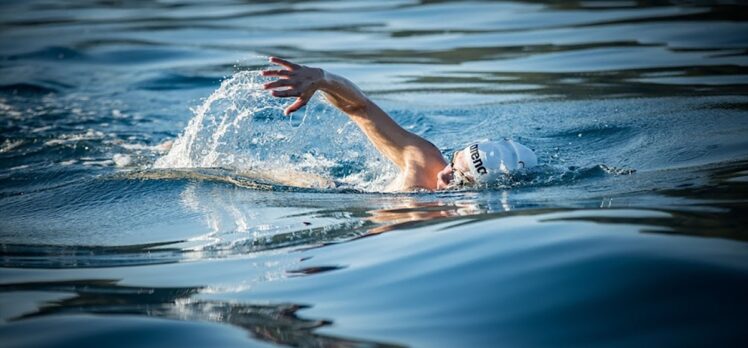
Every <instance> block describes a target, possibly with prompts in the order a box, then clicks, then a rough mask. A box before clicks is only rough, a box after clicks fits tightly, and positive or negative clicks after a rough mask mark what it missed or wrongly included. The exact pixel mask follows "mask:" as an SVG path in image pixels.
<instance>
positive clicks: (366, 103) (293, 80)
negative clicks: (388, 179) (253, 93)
mask: <svg viewBox="0 0 748 348" xmlns="http://www.w3.org/2000/svg"><path fill="white" fill-rule="evenodd" d="M270 62H271V63H273V64H276V65H278V66H280V67H282V68H284V69H279V70H265V71H263V72H262V75H263V76H269V77H277V78H278V79H277V80H275V81H273V82H269V83H266V84H265V85H264V88H265V89H269V90H272V91H271V94H272V95H273V96H274V97H278V98H295V100H294V102H293V103H292V104H291V105H289V106H288V107H286V108H285V110H284V113H285V114H286V115H290V114H291V113H293V112H295V111H297V110H299V109H300V108H302V107H303V106H304V105H306V104H307V103H308V102H309V100H310V99H311V98H312V96H313V95H314V93H315V92H317V91H318V90H319V91H322V92H323V94H324V96H325V98H326V99H327V100H328V101H329V102H330V103H331V104H332V105H333V106H335V107H336V108H338V109H340V111H342V112H344V113H345V114H346V115H348V117H349V118H350V119H351V120H352V121H353V122H354V123H355V124H356V125H357V126H358V127H359V128H360V129H361V130H362V131H363V132H364V134H365V135H366V136H367V137H368V139H369V141H371V143H372V144H373V145H374V147H376V149H377V150H378V151H379V152H380V153H382V154H383V155H384V156H385V157H387V158H388V159H389V160H390V161H392V163H394V164H395V165H396V166H397V167H398V168H399V169H400V175H399V176H398V179H397V180H396V181H395V182H394V183H393V184H394V186H392V187H390V188H391V189H392V190H395V191H410V190H417V189H426V190H437V189H444V188H446V187H447V186H448V185H449V183H450V182H451V181H452V178H453V168H452V167H451V166H450V165H449V164H448V163H447V162H446V161H445V160H444V158H443V157H442V154H441V152H440V151H439V149H437V148H436V146H434V145H433V144H432V143H430V142H429V141H427V140H426V139H424V138H422V137H420V136H418V135H416V134H413V133H411V132H409V131H407V130H405V129H403V128H402V127H400V125H398V124H397V122H395V121H394V120H393V119H392V118H391V117H390V116H389V115H388V114H387V113H386V112H385V111H384V110H382V109H381V108H380V107H379V106H378V105H377V104H375V103H374V102H373V101H371V100H370V99H369V98H368V97H366V95H365V94H364V93H363V92H361V90H360V89H358V87H356V85H354V84H353V83H352V82H351V81H349V80H347V79H345V78H344V77H342V76H338V75H335V74H332V73H330V72H327V71H324V70H322V69H320V68H313V67H308V66H303V65H298V64H295V63H292V62H289V61H287V60H284V59H281V58H276V57H271V58H270ZM461 155H462V153H458V156H457V158H456V160H455V169H457V170H461V171H462V172H463V173H465V172H466V170H467V164H466V163H464V159H463V158H462V157H463V156H461Z"/></svg>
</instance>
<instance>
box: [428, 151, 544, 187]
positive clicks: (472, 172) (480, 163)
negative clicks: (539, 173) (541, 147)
mask: <svg viewBox="0 0 748 348" xmlns="http://www.w3.org/2000/svg"><path fill="white" fill-rule="evenodd" d="M537 164H538V159H537V156H535V153H534V152H532V150H530V149H529V148H527V147H526V146H524V145H522V144H519V143H515V142H513V141H511V140H501V141H486V142H479V143H472V144H470V145H468V146H467V147H465V148H464V149H462V150H459V151H455V152H454V154H452V157H451V161H450V163H449V165H447V166H446V167H445V168H444V169H442V171H441V172H439V174H438V175H437V188H438V189H444V188H448V187H455V186H463V185H475V184H479V185H482V184H489V183H492V182H495V181H497V180H498V179H499V178H500V177H502V176H504V175H507V174H509V173H510V172H511V171H513V170H517V169H523V168H530V167H533V166H535V165H537Z"/></svg>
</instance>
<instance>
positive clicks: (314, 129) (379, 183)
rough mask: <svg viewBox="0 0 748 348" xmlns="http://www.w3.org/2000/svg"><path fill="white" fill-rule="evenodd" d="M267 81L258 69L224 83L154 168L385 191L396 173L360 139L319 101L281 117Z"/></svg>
mask: <svg viewBox="0 0 748 348" xmlns="http://www.w3.org/2000/svg"><path fill="white" fill-rule="evenodd" d="M267 81H268V80H267V79H265V78H264V77H262V76H261V74H260V73H259V71H241V72H237V73H236V74H234V75H233V76H231V77H230V78H228V79H226V80H224V81H223V82H222V83H221V86H220V87H219V88H218V89H217V90H216V91H214V92H213V93H212V94H211V95H210V96H209V97H208V98H207V99H205V100H204V101H203V102H202V104H201V105H200V106H198V107H197V108H195V109H194V110H193V112H194V116H193V118H192V119H191V120H190V121H189V123H188V125H187V127H186V128H185V130H184V132H183V133H182V134H181V135H180V136H179V137H178V138H177V139H176V140H175V141H174V145H173V146H172V148H171V149H170V151H169V152H168V153H167V154H166V155H164V156H163V157H161V158H159V159H158V160H157V161H156V162H155V163H154V165H153V167H154V168H157V169H189V168H223V169H227V170H230V171H232V172H234V173H235V174H239V175H243V176H247V177H250V178H256V179H261V180H263V181H270V182H273V183H277V184H281V185H288V186H301V187H314V188H334V187H341V186H344V187H346V188H354V189H359V190H365V191H381V190H383V188H384V186H385V185H386V183H387V182H389V181H390V180H391V179H392V178H393V177H394V176H395V170H394V168H393V167H392V165H391V164H389V162H387V161H386V160H383V159H382V158H381V156H380V155H379V154H378V153H377V152H376V150H374V149H373V147H372V146H371V145H370V144H369V143H368V141H366V139H365V138H363V134H361V132H358V131H355V126H352V125H351V124H350V121H349V120H348V119H347V118H346V117H344V116H342V115H340V114H339V112H338V111H336V110H334V109H333V108H332V107H330V106H329V105H327V104H326V103H325V102H324V101H322V98H320V97H317V98H313V99H312V100H311V101H310V103H309V105H308V106H307V107H306V108H305V109H302V111H301V112H303V114H302V115H301V116H298V115H296V116H292V117H291V118H289V117H286V116H284V115H283V107H284V106H285V104H287V103H288V102H289V100H288V99H278V98H273V97H271V96H270V95H269V94H268V92H267V91H265V90H263V89H262V84H263V83H264V82H267ZM298 113H299V112H297V114H298ZM307 119H309V121H308V122H307ZM351 130H354V131H351Z"/></svg>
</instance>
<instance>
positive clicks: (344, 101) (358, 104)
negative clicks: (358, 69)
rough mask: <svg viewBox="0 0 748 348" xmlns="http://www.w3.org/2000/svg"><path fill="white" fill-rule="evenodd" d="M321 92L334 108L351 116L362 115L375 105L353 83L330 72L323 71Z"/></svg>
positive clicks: (320, 85)
mask: <svg viewBox="0 0 748 348" xmlns="http://www.w3.org/2000/svg"><path fill="white" fill-rule="evenodd" d="M319 90H320V91H322V92H324V93H323V94H324V96H325V99H327V101H329V102H330V103H331V104H332V105H333V106H335V107H336V108H338V109H340V110H341V111H343V112H345V113H346V114H348V115H351V116H354V115H361V114H362V113H363V112H364V111H365V109H366V107H367V105H368V104H373V102H371V101H370V100H369V98H367V97H366V95H365V94H364V92H362V91H361V90H360V89H359V88H358V86H356V85H355V84H354V83H353V82H351V81H349V80H348V79H346V78H345V77H342V76H339V75H335V74H333V73H331V72H328V71H324V70H323V73H322V78H321V80H320V82H319Z"/></svg>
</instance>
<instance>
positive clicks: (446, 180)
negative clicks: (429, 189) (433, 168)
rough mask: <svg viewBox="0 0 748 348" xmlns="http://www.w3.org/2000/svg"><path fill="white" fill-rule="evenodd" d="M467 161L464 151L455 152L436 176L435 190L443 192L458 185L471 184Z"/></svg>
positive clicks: (471, 178) (471, 179)
mask: <svg viewBox="0 0 748 348" xmlns="http://www.w3.org/2000/svg"><path fill="white" fill-rule="evenodd" d="M467 161H468V158H467V157H465V151H462V150H460V151H457V152H455V153H454V154H453V155H452V160H451V161H450V163H449V164H448V165H447V166H446V167H444V169H442V171H440V172H439V174H437V175H436V189H437V190H443V189H446V188H450V187H454V186H458V185H465V184H472V183H473V182H474V180H473V177H472V175H471V174H470V166H469V164H468V163H467Z"/></svg>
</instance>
